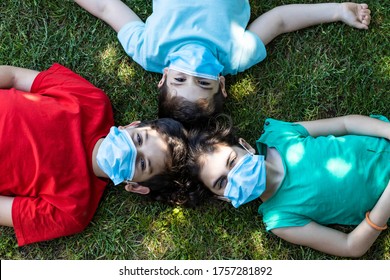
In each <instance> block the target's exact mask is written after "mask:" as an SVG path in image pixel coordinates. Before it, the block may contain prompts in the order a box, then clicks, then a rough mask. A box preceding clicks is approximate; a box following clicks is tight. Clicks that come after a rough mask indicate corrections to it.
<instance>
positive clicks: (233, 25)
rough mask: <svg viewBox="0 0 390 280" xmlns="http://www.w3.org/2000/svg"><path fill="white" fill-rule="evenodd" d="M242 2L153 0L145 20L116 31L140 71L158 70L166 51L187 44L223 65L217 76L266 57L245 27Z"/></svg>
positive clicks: (246, 14)
mask: <svg viewBox="0 0 390 280" xmlns="http://www.w3.org/2000/svg"><path fill="white" fill-rule="evenodd" d="M249 18H250V6H249V2H248V1H247V0H240V1H237V0H196V1H188V0H154V1H153V13H152V15H150V16H149V17H148V19H147V20H146V22H145V23H143V22H141V21H132V22H129V23H127V24H126V25H124V26H123V27H122V28H121V30H120V31H119V32H118V39H119V41H120V43H121V44H122V46H123V48H124V49H125V51H126V53H127V54H128V55H129V56H130V57H132V58H133V60H134V61H136V62H137V63H138V64H140V65H141V66H142V67H143V68H144V69H146V70H148V71H152V72H157V73H162V72H163V69H164V68H165V67H167V66H169V60H168V58H167V57H168V55H169V54H171V53H173V52H176V51H178V50H180V48H182V47H183V46H185V45H187V44H192V45H201V46H203V47H205V48H207V49H208V50H209V51H210V52H211V53H212V54H213V55H214V56H215V57H216V58H217V59H218V61H219V62H220V63H221V64H222V65H223V66H224V69H223V70H222V75H227V74H236V73H237V72H242V71H244V70H246V69H248V68H249V67H251V66H253V65H254V64H256V63H258V62H260V61H262V60H263V59H264V58H265V57H266V50H265V46H264V44H263V42H262V41H261V40H260V38H259V37H258V36H257V35H256V34H254V33H252V32H250V31H248V30H246V27H247V25H248V22H249Z"/></svg>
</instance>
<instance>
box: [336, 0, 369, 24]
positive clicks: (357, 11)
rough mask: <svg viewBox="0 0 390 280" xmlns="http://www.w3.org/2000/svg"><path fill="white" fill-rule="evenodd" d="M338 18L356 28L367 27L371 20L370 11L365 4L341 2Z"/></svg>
mask: <svg viewBox="0 0 390 280" xmlns="http://www.w3.org/2000/svg"><path fill="white" fill-rule="evenodd" d="M340 20H341V21H342V22H344V23H345V24H348V25H350V26H352V27H355V28H358V29H368V25H369V24H370V21H371V11H370V10H369V9H368V5H367V4H356V3H350V2H346V3H342V4H341V11H340Z"/></svg>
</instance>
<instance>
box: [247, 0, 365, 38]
mask: <svg viewBox="0 0 390 280" xmlns="http://www.w3.org/2000/svg"><path fill="white" fill-rule="evenodd" d="M370 20H371V16H370V10H369V9H368V6H367V5H366V4H355V3H341V4H339V3H321V4H292V5H284V6H279V7H276V8H274V9H272V10H270V11H269V12H266V13H264V14H263V15H261V16H260V17H258V18H257V19H256V20H255V21H254V22H253V23H251V24H250V25H249V27H248V29H249V30H250V31H252V32H254V33H256V34H257V35H258V36H259V37H260V39H261V40H262V41H263V43H264V44H265V45H266V44H268V43H269V42H271V41H272V40H273V39H274V38H275V37H277V36H278V35H280V34H283V33H287V32H292V31H296V30H300V29H303V28H306V27H309V26H313V25H317V24H321V23H330V22H336V21H342V22H344V23H346V24H348V25H350V26H353V27H355V28H359V29H368V25H369V24H370Z"/></svg>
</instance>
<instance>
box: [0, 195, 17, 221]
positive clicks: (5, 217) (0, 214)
mask: <svg viewBox="0 0 390 280" xmlns="http://www.w3.org/2000/svg"><path fill="white" fill-rule="evenodd" d="M13 202H14V198H13V197H8V196H2V195H0V226H8V227H13V223H12V203H13Z"/></svg>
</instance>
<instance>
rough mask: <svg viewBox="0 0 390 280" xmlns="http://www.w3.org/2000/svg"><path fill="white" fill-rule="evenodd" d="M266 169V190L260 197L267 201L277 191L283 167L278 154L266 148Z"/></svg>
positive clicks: (282, 176) (281, 178)
mask: <svg viewBox="0 0 390 280" xmlns="http://www.w3.org/2000/svg"><path fill="white" fill-rule="evenodd" d="M265 168H266V189H265V191H264V193H263V194H262V195H261V196H260V198H261V200H262V201H263V202H264V201H267V200H268V199H269V198H271V197H272V196H273V195H274V194H275V193H276V191H277V190H278V188H279V186H280V184H281V183H282V181H283V178H284V167H283V162H282V158H281V157H280V155H279V152H278V151H277V150H276V149H274V148H267V158H266V161H265Z"/></svg>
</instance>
